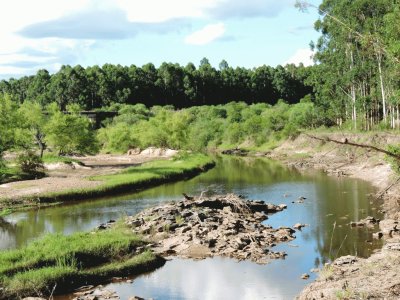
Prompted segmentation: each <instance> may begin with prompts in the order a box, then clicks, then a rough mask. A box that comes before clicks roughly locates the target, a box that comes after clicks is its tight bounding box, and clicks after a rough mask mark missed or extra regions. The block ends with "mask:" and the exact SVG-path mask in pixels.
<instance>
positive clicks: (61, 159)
mask: <svg viewBox="0 0 400 300" xmlns="http://www.w3.org/2000/svg"><path fill="white" fill-rule="evenodd" d="M43 162H44V163H45V164H54V163H64V164H69V165H70V164H72V163H77V164H82V162H81V161H79V160H77V159H74V158H71V157H67V156H58V155H54V154H50V153H46V154H44V155H43Z"/></svg>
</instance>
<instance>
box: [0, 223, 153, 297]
mask: <svg viewBox="0 0 400 300" xmlns="http://www.w3.org/2000/svg"><path fill="white" fill-rule="evenodd" d="M142 245H144V242H142V241H141V240H140V238H139V237H137V236H136V235H134V234H132V232H131V231H130V230H129V229H128V228H126V227H125V226H115V227H113V228H112V229H109V230H104V231H97V232H92V233H74V234H72V235H70V236H64V235H61V234H52V235H47V236H45V237H43V238H41V239H40V240H37V241H35V242H32V243H30V244H29V245H28V246H26V247H24V248H21V249H17V250H8V251H3V252H1V253H0V285H1V286H2V287H4V290H2V291H0V296H2V297H3V298H9V297H11V296H14V297H15V296H17V295H18V296H32V295H33V294H39V295H42V294H44V295H49V294H50V293H51V292H52V289H53V287H56V288H57V289H58V290H59V291H60V290H61V291H69V290H72V289H73V288H76V287H78V286H80V285H82V284H84V281H86V280H90V279H91V280H93V281H95V280H97V281H98V280H99V279H102V280H104V279H108V278H110V277H112V276H119V275H128V273H135V272H138V271H139V270H140V269H143V266H145V265H147V264H149V263H152V262H154V261H155V260H156V257H155V256H154V255H153V254H152V253H150V252H148V251H145V252H144V253H142V254H138V255H133V254H132V253H134V251H133V250H134V249H135V248H136V247H138V246H142Z"/></svg>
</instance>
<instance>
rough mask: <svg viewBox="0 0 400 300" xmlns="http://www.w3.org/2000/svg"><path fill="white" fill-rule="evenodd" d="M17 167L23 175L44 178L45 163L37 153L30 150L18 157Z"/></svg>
mask: <svg viewBox="0 0 400 300" xmlns="http://www.w3.org/2000/svg"><path fill="white" fill-rule="evenodd" d="M17 166H18V168H19V170H20V171H21V172H22V173H26V174H29V175H33V176H43V175H44V166H43V161H42V159H41V158H40V156H39V155H37V154H36V153H35V152H33V151H31V150H28V151H26V152H22V153H20V154H19V155H18V156H17Z"/></svg>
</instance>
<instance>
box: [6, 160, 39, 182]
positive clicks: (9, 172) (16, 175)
mask: <svg viewBox="0 0 400 300" xmlns="http://www.w3.org/2000/svg"><path fill="white" fill-rule="evenodd" d="M28 179H32V175H29V174H25V173H23V172H21V170H19V169H18V168H17V167H14V166H12V167H11V166H6V165H1V164H0V184H3V183H8V182H13V181H21V180H28Z"/></svg>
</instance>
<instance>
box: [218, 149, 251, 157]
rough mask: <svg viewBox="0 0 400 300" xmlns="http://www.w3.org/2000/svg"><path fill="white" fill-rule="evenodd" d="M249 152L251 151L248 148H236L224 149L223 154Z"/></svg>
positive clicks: (243, 154)
mask: <svg viewBox="0 0 400 300" xmlns="http://www.w3.org/2000/svg"><path fill="white" fill-rule="evenodd" d="M248 152H249V151H248V150H244V149H239V148H235V149H228V150H224V151H222V154H225V155H238V156H246V155H247V154H248Z"/></svg>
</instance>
